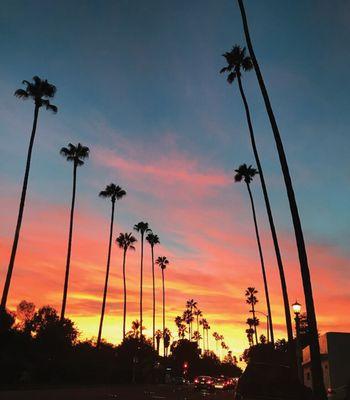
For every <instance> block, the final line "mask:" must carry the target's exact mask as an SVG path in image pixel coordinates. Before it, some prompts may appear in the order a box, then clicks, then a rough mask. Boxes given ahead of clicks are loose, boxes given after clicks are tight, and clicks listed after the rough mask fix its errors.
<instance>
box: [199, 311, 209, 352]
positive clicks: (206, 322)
mask: <svg viewBox="0 0 350 400" xmlns="http://www.w3.org/2000/svg"><path fill="white" fill-rule="evenodd" d="M199 325H202V328H203V353H205V351H206V348H205V347H206V346H205V327H206V326H207V325H208V321H207V320H206V319H205V318H201V319H200V320H199Z"/></svg>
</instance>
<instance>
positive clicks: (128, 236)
mask: <svg viewBox="0 0 350 400" xmlns="http://www.w3.org/2000/svg"><path fill="white" fill-rule="evenodd" d="M116 241H117V243H118V246H119V247H120V248H121V249H123V293H124V302H123V303H124V304H123V340H124V339H125V324H126V267H125V265H126V252H127V251H128V250H129V249H130V250H135V247H134V243H135V242H136V241H137V240H136V238H135V237H134V236H133V235H132V233H121V234H120V235H119V236H118V237H117V240H116ZM137 322H138V321H137Z"/></svg>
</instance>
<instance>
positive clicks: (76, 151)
mask: <svg viewBox="0 0 350 400" xmlns="http://www.w3.org/2000/svg"><path fill="white" fill-rule="evenodd" d="M89 153H90V149H89V148H88V147H87V146H83V145H82V144H81V143H78V144H77V145H76V146H75V145H74V144H72V143H69V144H68V147H62V148H61V150H60V154H61V155H62V156H63V157H66V159H67V161H72V162H74V165H75V166H81V165H84V161H83V160H85V159H86V158H89Z"/></svg>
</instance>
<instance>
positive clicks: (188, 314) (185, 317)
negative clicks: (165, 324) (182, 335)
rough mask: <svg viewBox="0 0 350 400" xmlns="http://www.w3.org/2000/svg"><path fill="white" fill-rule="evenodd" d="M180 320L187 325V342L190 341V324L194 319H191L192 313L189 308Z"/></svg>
mask: <svg viewBox="0 0 350 400" xmlns="http://www.w3.org/2000/svg"><path fill="white" fill-rule="evenodd" d="M182 319H183V321H184V322H186V324H187V325H188V340H191V324H192V322H193V319H194V318H193V313H192V311H191V310H190V309H189V308H187V309H186V310H185V311H184V312H183V314H182Z"/></svg>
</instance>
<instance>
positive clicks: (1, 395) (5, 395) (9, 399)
mask: <svg viewBox="0 0 350 400" xmlns="http://www.w3.org/2000/svg"><path fill="white" fill-rule="evenodd" d="M0 399H1V400H151V399H155V400H156V399H159V400H161V399H168V400H201V399H213V400H214V399H215V400H229V399H230V400H232V399H233V391H231V390H230V391H214V392H206V391H196V390H194V389H193V387H191V386H187V385H186V386H185V385H184V386H172V385H135V386H132V385H130V386H125V385H113V386H98V387H74V388H56V389H36V390H12V391H1V392H0Z"/></svg>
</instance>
